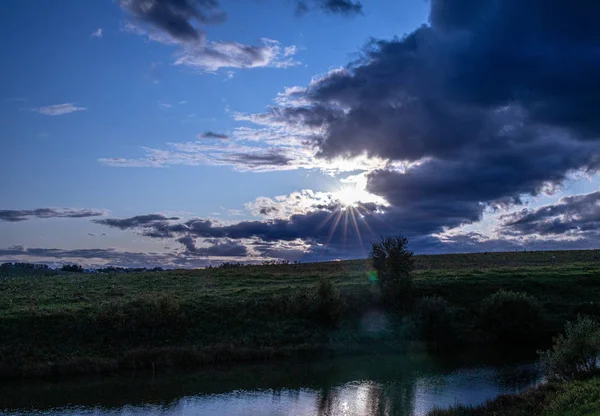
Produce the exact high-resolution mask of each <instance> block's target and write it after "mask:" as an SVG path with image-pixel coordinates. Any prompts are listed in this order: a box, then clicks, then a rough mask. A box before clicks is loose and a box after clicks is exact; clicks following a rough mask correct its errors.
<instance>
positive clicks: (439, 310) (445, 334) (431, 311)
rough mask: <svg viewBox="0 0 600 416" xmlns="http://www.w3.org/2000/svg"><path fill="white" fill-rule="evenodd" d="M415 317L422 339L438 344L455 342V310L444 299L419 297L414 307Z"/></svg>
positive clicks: (456, 330)
mask: <svg viewBox="0 0 600 416" xmlns="http://www.w3.org/2000/svg"><path fill="white" fill-rule="evenodd" d="M415 319H416V323H417V328H418V332H419V335H420V338H421V339H422V340H423V341H426V342H427V343H433V344H438V345H441V344H445V345H448V344H454V343H455V342H456V340H457V332H458V328H457V324H456V311H455V310H454V308H452V307H451V306H450V304H449V303H448V301H446V299H444V298H442V297H439V296H429V297H426V298H423V299H421V300H420V301H419V303H418V304H417V306H416V308H415Z"/></svg>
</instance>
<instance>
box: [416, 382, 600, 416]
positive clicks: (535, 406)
mask: <svg viewBox="0 0 600 416" xmlns="http://www.w3.org/2000/svg"><path fill="white" fill-rule="evenodd" d="M487 415H503V416H598V415H600V376H597V377H595V378H591V379H588V380H578V381H570V382H565V383H559V382H550V383H546V384H542V385H540V386H538V387H534V388H531V389H528V390H526V391H524V392H522V393H520V394H516V395H505V396H500V397H498V398H496V399H494V400H491V401H489V402H487V403H485V404H483V405H481V406H476V407H469V406H457V407H452V408H450V409H446V410H436V411H433V412H430V413H429V415H428V416H487Z"/></svg>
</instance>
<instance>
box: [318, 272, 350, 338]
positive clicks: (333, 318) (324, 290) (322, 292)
mask: <svg viewBox="0 0 600 416" xmlns="http://www.w3.org/2000/svg"><path fill="white" fill-rule="evenodd" d="M312 303H313V313H314V317H315V320H316V321H317V322H319V323H321V324H323V325H326V326H336V325H337V324H338V323H339V321H340V319H341V317H342V313H343V311H344V307H345V304H344V300H343V299H342V297H341V295H340V292H339V290H338V289H337V288H336V287H335V286H334V285H333V283H332V282H331V280H329V279H323V280H321V282H320V283H319V285H318V286H317V290H316V291H315V293H314V295H313V301H312Z"/></svg>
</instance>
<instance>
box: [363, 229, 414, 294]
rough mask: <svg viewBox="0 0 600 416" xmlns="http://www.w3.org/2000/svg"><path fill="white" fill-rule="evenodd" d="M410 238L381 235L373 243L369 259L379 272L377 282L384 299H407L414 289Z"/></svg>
mask: <svg viewBox="0 0 600 416" xmlns="http://www.w3.org/2000/svg"><path fill="white" fill-rule="evenodd" d="M407 245H408V239H407V238H406V237H403V236H397V237H390V236H386V237H381V240H380V241H379V242H378V243H373V244H372V245H371V252H370V253H369V259H371V262H372V264H373V268H374V269H375V271H376V272H377V283H378V284H379V287H380V288H381V293H382V295H383V298H384V300H386V301H388V302H392V303H394V302H397V301H401V300H406V299H407V298H408V297H409V296H410V292H411V290H412V283H413V282H412V280H413V277H412V271H413V270H414V267H415V262H414V259H413V253H412V252H411V251H409V250H408V249H407Z"/></svg>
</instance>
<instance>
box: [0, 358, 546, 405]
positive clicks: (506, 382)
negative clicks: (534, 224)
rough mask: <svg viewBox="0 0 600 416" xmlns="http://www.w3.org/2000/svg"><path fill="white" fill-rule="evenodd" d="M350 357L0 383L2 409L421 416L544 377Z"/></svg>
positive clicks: (531, 370)
mask: <svg viewBox="0 0 600 416" xmlns="http://www.w3.org/2000/svg"><path fill="white" fill-rule="evenodd" d="M492 356H493V357H494V358H490V356H489V355H486V354H475V353H472V352H471V353H466V354H463V355H462V356H453V357H450V358H449V357H445V358H440V357H434V356H432V355H430V354H427V353H412V354H399V355H377V356H353V357H338V358H332V359H323V360H312V361H297V360H295V361H277V362H271V363H267V364H265V363H262V364H252V365H239V364H238V365H235V366H219V367H211V368H208V369H203V370H201V371H195V372H180V371H168V372H154V373H153V372H151V371H150V372H149V371H143V372H134V373H133V372H132V373H126V374H119V375H105V376H96V377H85V378H74V379H70V380H62V381H39V380H38V381H25V382H18V383H5V384H0V391H1V392H2V394H1V395H0V409H3V410H2V412H1V413H2V414H6V415H28V416H31V415H48V416H67V415H69V416H70V415H95V416H108V415H136V416H137V415H161V416H167V415H207V416H213V415H214V416H229V415H236V416H237V415H243V416H254V415H257V416H258V415H261V416H262V415H272V416H288V415H298V416H309V415H310V416H312V415H332V416H333V415H336V416H337V415H348V416H366V415H406V416H415V415H425V414H427V412H428V411H429V410H431V409H432V408H434V407H436V406H437V407H448V406H450V405H453V404H457V403H461V404H479V403H482V402H484V401H486V400H488V399H491V398H494V397H496V396H497V395H499V394H506V393H516V392H519V391H521V390H522V389H524V388H526V387H529V386H531V385H533V384H536V383H538V382H539V379H540V378H539V375H538V373H537V371H536V369H535V366H534V365H532V364H531V362H532V361H531V360H532V357H523V356H522V355H520V356H518V357H515V356H510V355H509V356H505V355H502V356H499V355H498V354H493V355H492Z"/></svg>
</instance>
